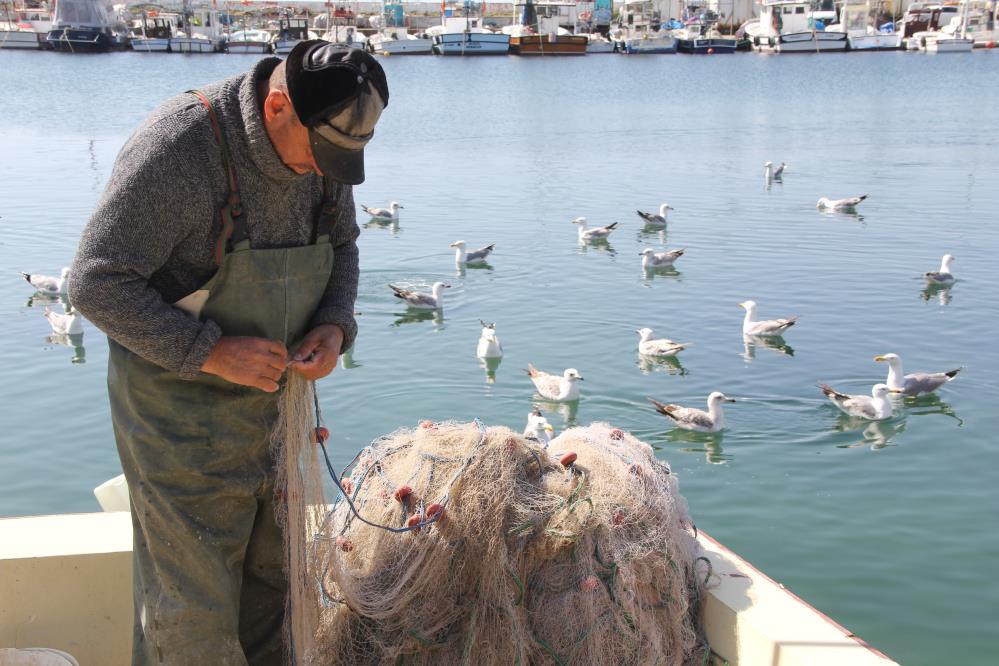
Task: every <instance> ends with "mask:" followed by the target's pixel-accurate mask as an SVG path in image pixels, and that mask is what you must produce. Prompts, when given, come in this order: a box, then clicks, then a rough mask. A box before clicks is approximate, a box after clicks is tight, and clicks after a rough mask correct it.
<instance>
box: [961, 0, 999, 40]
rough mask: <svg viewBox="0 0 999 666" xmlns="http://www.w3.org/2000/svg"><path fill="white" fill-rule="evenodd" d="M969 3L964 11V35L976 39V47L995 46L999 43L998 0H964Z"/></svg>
mask: <svg viewBox="0 0 999 666" xmlns="http://www.w3.org/2000/svg"><path fill="white" fill-rule="evenodd" d="M961 4H962V5H963V4H967V10H966V12H964V20H963V23H964V26H963V29H964V35H965V37H969V38H971V39H973V40H974V41H975V46H976V47H994V46H995V45H996V44H999V2H997V1H996V0H962V3H961Z"/></svg>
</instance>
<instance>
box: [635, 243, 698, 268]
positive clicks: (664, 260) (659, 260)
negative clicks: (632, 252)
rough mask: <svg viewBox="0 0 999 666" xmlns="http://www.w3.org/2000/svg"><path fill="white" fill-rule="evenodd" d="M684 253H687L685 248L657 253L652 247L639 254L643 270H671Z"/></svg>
mask: <svg viewBox="0 0 999 666" xmlns="http://www.w3.org/2000/svg"><path fill="white" fill-rule="evenodd" d="M684 252H686V249H684V248H680V249H679V250H667V251H666V252H656V251H655V250H653V249H652V248H651V247H647V248H645V249H644V250H642V251H641V252H639V253H638V254H639V256H640V257H642V268H644V269H645V270H650V269H653V268H669V267H670V266H672V265H673V262H675V261H676V260H677V259H679V258H680V257H682V256H683V253H684Z"/></svg>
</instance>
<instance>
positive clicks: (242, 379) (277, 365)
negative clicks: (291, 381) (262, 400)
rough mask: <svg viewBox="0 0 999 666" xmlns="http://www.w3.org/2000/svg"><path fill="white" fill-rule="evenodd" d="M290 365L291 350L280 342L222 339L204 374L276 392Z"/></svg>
mask: <svg viewBox="0 0 999 666" xmlns="http://www.w3.org/2000/svg"><path fill="white" fill-rule="evenodd" d="M287 363H288V349H287V348H286V347H285V346H284V344H283V343H281V342H278V341H277V340H267V339H265V338H250V337H226V336H223V337H221V338H219V341H218V342H217V343H215V347H214V348H213V349H212V353H211V354H209V355H208V359H207V360H205V363H204V365H202V366H201V371H202V372H207V373H208V374H211V375H218V376H219V377H221V378H222V379H224V380H226V381H229V382H232V383H233V384H241V385H243V386H252V387H254V388H258V389H260V390H261V391H267V392H268V393H274V392H275V391H277V390H278V384H277V382H278V380H279V379H281V375H283V374H284V369H285V367H286V365H287Z"/></svg>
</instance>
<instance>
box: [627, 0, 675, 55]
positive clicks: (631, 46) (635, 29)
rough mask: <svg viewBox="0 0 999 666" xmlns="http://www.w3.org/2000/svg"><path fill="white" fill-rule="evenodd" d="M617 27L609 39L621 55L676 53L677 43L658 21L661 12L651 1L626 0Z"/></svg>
mask: <svg viewBox="0 0 999 666" xmlns="http://www.w3.org/2000/svg"><path fill="white" fill-rule="evenodd" d="M619 20H620V25H619V27H618V28H617V29H615V30H613V31H612V33H611V34H612V36H613V37H614V41H615V42H616V44H617V50H618V52H620V53H630V54H656V53H676V51H677V46H678V42H677V39H676V37H675V36H674V35H673V33H672V32H670V31H669V30H667V29H665V26H663V25H662V24H661V22H660V12H659V10H657V9H656V5H655V3H654V2H652V1H651V0H626V1H625V3H624V4H623V5H622V7H621V13H620V17H619Z"/></svg>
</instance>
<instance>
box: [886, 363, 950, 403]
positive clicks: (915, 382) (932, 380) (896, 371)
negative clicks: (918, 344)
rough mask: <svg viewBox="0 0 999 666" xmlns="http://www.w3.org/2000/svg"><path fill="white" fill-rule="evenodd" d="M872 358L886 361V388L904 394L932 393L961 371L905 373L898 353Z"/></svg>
mask: <svg viewBox="0 0 999 666" xmlns="http://www.w3.org/2000/svg"><path fill="white" fill-rule="evenodd" d="M874 360H875V361H878V362H879V363H880V362H882V361H884V362H887V363H888V379H887V380H886V381H885V383H886V384H887V385H888V390H889V391H891V392H892V393H901V394H902V395H905V396H917V395H922V394H924V393H932V392H933V391H936V390H937V389H938V388H940V387H941V386H943V385H944V384H946V383H947V382H949V381H952V380H953V379H954V378H955V377H957V373H959V372H961V368H957V369H955V370H950V371H948V372H914V373H911V374H908V375H906V374H903V370H902V357H901V356H899V355H898V354H882V355H881V356H875V357H874Z"/></svg>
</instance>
